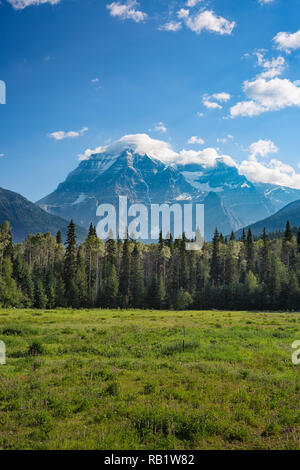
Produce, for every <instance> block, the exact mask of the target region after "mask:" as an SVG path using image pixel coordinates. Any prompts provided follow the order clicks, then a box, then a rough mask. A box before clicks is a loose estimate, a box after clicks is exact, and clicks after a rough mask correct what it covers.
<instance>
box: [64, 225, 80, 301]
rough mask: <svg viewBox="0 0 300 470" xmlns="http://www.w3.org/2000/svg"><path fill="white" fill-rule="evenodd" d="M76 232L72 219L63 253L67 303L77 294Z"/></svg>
mask: <svg viewBox="0 0 300 470" xmlns="http://www.w3.org/2000/svg"><path fill="white" fill-rule="evenodd" d="M76 238H77V237H76V233H75V224H74V222H73V220H71V222H70V224H69V226H68V233H67V242H66V245H67V248H66V253H65V262H64V283H65V287H66V299H67V302H68V305H73V304H74V302H73V297H74V296H75V297H76V302H77V296H78V292H76V291H77V288H76V282H75V277H76V267H77V263H76V261H77V245H76Z"/></svg>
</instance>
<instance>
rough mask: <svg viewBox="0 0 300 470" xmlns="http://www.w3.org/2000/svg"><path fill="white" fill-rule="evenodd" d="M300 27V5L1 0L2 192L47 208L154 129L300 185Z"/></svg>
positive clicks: (247, 0)
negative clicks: (87, 167) (57, 194)
mask: <svg viewBox="0 0 300 470" xmlns="http://www.w3.org/2000/svg"><path fill="white" fill-rule="evenodd" d="M299 30H300V0H289V1H288V2H286V1H285V0H273V1H272V0H271V1H270V0H268V1H267V0H260V1H259V0H238V1H237V0H207V1H206V0H199V1H197V0H183V1H181V0H163V1H162V0H140V2H136V1H134V0H128V1H126V0H119V1H115V2H113V1H112V0H108V1H106V0H60V1H58V0H49V1H48V2H47V1H46V0H2V2H1V4H0V41H1V61H0V80H3V81H5V83H6V86H7V98H6V104H5V105H0V126H1V127H0V155H1V156H0V186H1V187H4V188H7V189H11V190H14V191H17V192H19V193H21V194H23V195H24V196H26V197H28V198H29V199H31V200H33V201H36V200H37V199H39V198H41V197H42V196H45V195H46V194H48V193H49V192H50V191H52V190H54V189H55V187H56V186H57V184H58V183H59V182H61V181H63V180H64V179H65V177H66V175H67V174H68V172H69V171H71V170H72V169H74V168H75V167H76V166H77V164H78V155H82V154H84V152H85V151H86V149H93V148H96V147H98V146H102V145H107V144H108V143H110V142H112V141H115V140H117V139H119V138H121V137H122V136H124V135H128V134H148V135H149V136H150V137H151V138H153V139H156V140H161V141H164V142H167V143H168V144H169V145H170V146H171V147H172V149H174V151H175V152H177V153H178V154H179V153H180V151H182V149H184V150H185V152H186V153H185V154H187V151H193V153H192V155H193V158H198V157H199V159H201V158H203V156H205V155H207V152H210V155H211V154H212V152H213V150H212V149H215V150H214V152H215V153H216V155H228V156H230V157H231V158H232V159H233V160H234V161H235V162H236V165H237V166H238V167H239V168H240V171H241V172H242V173H243V174H246V176H248V177H249V178H251V179H253V180H259V181H266V182H275V183H277V184H285V185H289V186H293V187H298V188H300V169H299V166H298V164H299V162H300V158H299V157H300V132H299V117H300V31H299ZM162 145H165V144H164V143H162ZM207 149H209V150H207ZM181 155H182V153H181Z"/></svg>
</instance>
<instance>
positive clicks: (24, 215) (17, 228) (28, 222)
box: [0, 188, 87, 243]
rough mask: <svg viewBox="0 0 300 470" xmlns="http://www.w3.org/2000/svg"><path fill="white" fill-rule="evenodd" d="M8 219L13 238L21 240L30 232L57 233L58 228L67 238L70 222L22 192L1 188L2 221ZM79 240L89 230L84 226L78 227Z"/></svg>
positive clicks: (0, 219)
mask: <svg viewBox="0 0 300 470" xmlns="http://www.w3.org/2000/svg"><path fill="white" fill-rule="evenodd" d="M5 220H8V221H9V222H10V225H11V227H12V234H13V240H14V242H16V243H19V242H21V241H22V240H24V238H26V237H27V235H28V234H29V233H32V234H36V233H38V232H40V233H46V232H51V233H52V235H56V233H57V232H58V230H60V231H61V232H62V235H63V238H65V235H66V231H67V225H68V222H67V221H66V220H63V219H62V218H60V217H57V216H55V215H51V214H49V213H47V212H45V211H43V210H42V209H41V208H40V207H38V206H37V205H36V204H34V203H32V202H30V201H28V200H27V199H25V198H24V197H23V196H21V195H20V194H17V193H14V192H12V191H8V190H6V189H3V188H0V223H2V222H4V221H5ZM77 235H78V240H79V241H81V240H83V239H84V238H85V237H86V235H87V231H86V230H85V229H84V228H83V227H78V229H77Z"/></svg>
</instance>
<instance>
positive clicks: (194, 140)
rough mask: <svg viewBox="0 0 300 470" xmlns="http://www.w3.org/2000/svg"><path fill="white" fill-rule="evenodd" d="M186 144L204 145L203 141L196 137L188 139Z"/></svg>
mask: <svg viewBox="0 0 300 470" xmlns="http://www.w3.org/2000/svg"><path fill="white" fill-rule="evenodd" d="M188 144H191V145H194V144H199V145H203V144H205V140H203V139H201V137H197V136H196V135H193V136H192V137H190V138H189V140H188Z"/></svg>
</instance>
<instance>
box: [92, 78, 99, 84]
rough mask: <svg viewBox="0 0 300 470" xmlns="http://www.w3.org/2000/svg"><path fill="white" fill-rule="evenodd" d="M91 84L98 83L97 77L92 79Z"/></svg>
mask: <svg viewBox="0 0 300 470" xmlns="http://www.w3.org/2000/svg"><path fill="white" fill-rule="evenodd" d="M91 82H92V83H99V78H98V77H96V78H93V79H92V80H91Z"/></svg>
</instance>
